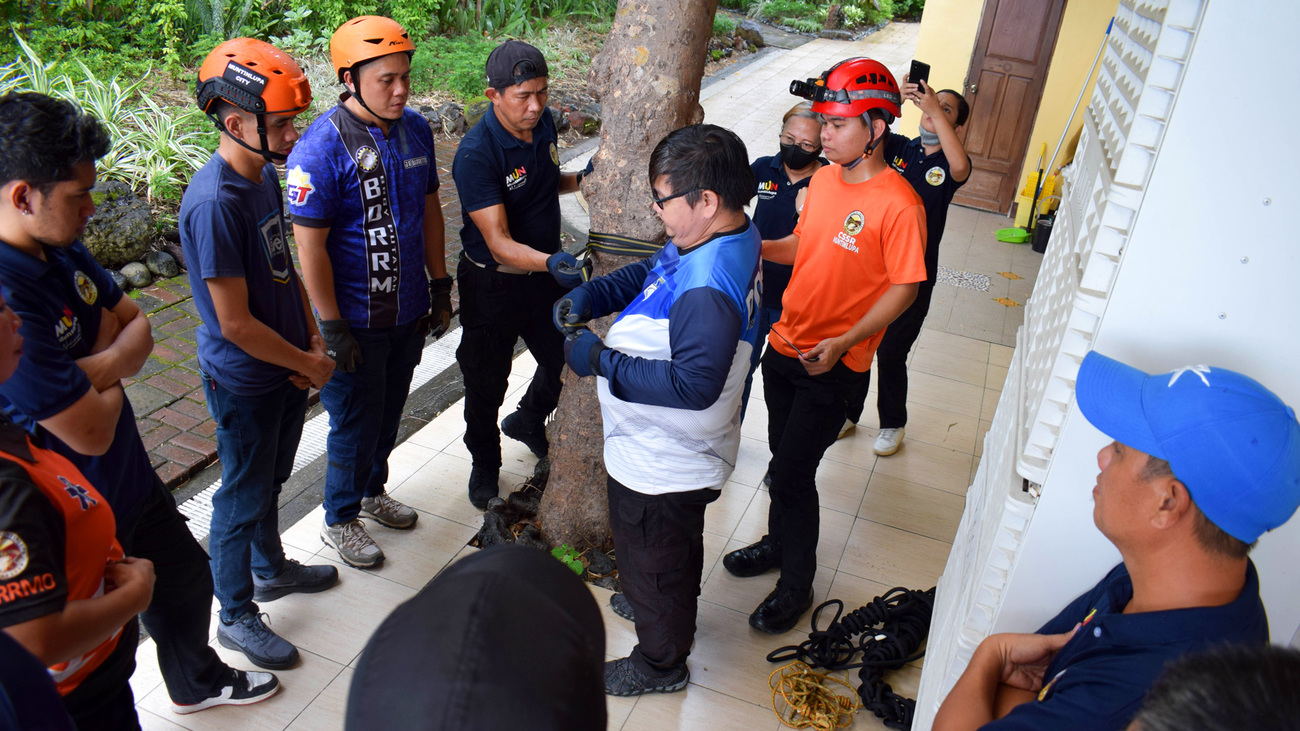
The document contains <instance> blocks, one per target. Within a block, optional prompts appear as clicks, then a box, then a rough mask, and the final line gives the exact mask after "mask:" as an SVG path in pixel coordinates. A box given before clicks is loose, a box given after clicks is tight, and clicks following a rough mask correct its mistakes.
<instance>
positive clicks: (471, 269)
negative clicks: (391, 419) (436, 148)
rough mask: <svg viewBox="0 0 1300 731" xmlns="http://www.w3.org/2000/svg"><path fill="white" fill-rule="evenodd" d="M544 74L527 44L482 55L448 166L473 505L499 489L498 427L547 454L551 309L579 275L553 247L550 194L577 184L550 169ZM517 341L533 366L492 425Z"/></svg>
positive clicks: (554, 160) (555, 343) (559, 363)
mask: <svg viewBox="0 0 1300 731" xmlns="http://www.w3.org/2000/svg"><path fill="white" fill-rule="evenodd" d="M548 74H549V71H548V69H547V66H546V59H545V58H543V57H542V53H541V51H538V50H537V49H536V48H534V47H532V46H530V45H528V44H527V43H524V42H522V41H514V40H511V41H506V42H505V43H502V44H501V45H500V46H497V48H496V49H495V50H493V51H492V53H491V55H489V56H488V60H487V78H488V89H487V91H486V92H485V93H486V95H487V98H488V100H489V101H491V105H490V106H489V107H488V111H487V113H486V114H484V115H483V119H482V120H481V121H480V122H479V123H478V124H477V125H475V126H474V128H473V129H471V130H470V131H469V132H468V133H466V135H465V137H464V139H462V140H461V143H460V148H459V149H458V150H457V152H456V159H455V162H454V163H453V164H452V172H451V174H452V177H453V179H454V180H455V181H456V191H457V193H458V194H459V195H460V207H461V210H462V211H463V220H464V225H463V227H462V228H461V233H460V238H461V244H462V246H463V247H464V250H463V251H462V252H461V256H460V263H459V265H458V266H457V267H456V273H457V274H456V278H457V280H458V281H459V282H460V324H461V327H462V328H464V330H463V332H462V335H461V341H460V347H459V348H458V349H457V350H456V360H457V362H458V363H460V369H461V373H462V374H464V378H465V446H466V448H468V449H469V453H470V456H471V458H472V459H473V463H474V467H473V470H472V471H471V472H470V478H469V500H470V502H471V503H473V504H474V507H476V508H478V509H480V510H482V509H484V508H486V507H487V503H488V500H491V499H492V498H494V497H496V496H497V493H498V490H499V485H498V482H497V478H498V476H499V473H500V469H501V432H505V434H506V436H508V437H510V438H512V439H517V440H519V441H521V442H523V443H524V444H525V445H527V446H528V449H529V450H530V451H532V453H533V454H535V455H537V458H538V459H545V458H546V456H547V451H548V445H547V441H546V428H545V422H546V417H547V416H548V415H549V414H550V413H551V412H552V411H553V410H555V405H556V403H558V402H559V399H560V371H561V369H563V367H564V352H563V338H562V337H561V336H560V335H559V334H557V333H556V332H555V329H554V328H553V327H552V326H551V319H550V312H551V305H552V304H553V303H554V302H555V300H557V299H559V298H560V297H563V296H564V294H565V292H567V291H568V290H569V289H571V288H573V287H575V286H577V285H579V284H581V283H582V281H583V275H582V270H581V269H580V268H579V267H578V264H577V261H576V260H575V259H574V257H573V256H572V255H571V254H567V253H565V252H563V251H561V250H560V201H559V196H560V195H561V194H564V193H573V192H575V191H577V190H578V182H579V181H580V180H581V179H582V174H581V173H577V174H574V173H561V172H560V158H559V155H558V154H557V152H556V149H555V140H556V136H555V122H554V120H553V119H552V118H551V114H550V111H549V110H548V109H547V107H546V98H547V92H548V78H547V76H548ZM548 271H549V272H550V273H551V275H552V276H547V275H546V272H548ZM520 337H522V338H523V339H524V343H525V344H526V345H527V346H528V350H529V352H531V353H532V354H533V358H534V359H536V360H537V371H536V373H535V374H534V375H533V380H532V382H531V383H530V384H529V386H528V390H527V392H525V393H524V396H523V398H522V399H520V401H519V406H518V408H517V409H516V410H515V412H514V413H512V414H510V415H509V416H507V417H506V418H505V420H504V421H502V422H501V430H500V431H498V430H497V412H498V410H499V409H500V408H501V403H502V402H503V401H504V400H505V395H506V379H507V377H508V376H509V375H510V361H511V359H512V358H513V356H514V348H515V341H516V340H517V339H518V338H520Z"/></svg>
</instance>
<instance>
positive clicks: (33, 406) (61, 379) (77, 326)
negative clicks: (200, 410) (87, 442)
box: [0, 241, 158, 533]
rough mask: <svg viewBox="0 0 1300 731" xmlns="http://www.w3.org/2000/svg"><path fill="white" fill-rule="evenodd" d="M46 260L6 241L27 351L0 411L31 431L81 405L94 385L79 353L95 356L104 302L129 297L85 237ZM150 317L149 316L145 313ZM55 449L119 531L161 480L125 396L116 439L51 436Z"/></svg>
mask: <svg viewBox="0 0 1300 731" xmlns="http://www.w3.org/2000/svg"><path fill="white" fill-rule="evenodd" d="M45 257H46V261H41V260H40V259H37V258H36V257H34V256H31V255H29V254H26V253H24V252H22V251H20V250H18V249H15V248H14V247H12V246H9V245H8V244H4V243H3V242H0V281H3V283H4V290H3V291H4V297H5V300H6V301H8V303H9V306H10V307H12V308H13V310H14V312H17V313H18V315H19V316H20V317H22V319H23V324H22V327H21V328H19V330H18V332H19V333H20V334H22V336H23V357H22V360H20V361H19V362H18V370H16V371H15V372H14V374H13V376H11V377H10V378H9V380H8V381H5V382H4V383H3V384H0V409H3V410H4V411H5V413H7V414H8V415H9V417H10V418H11V419H12V420H13V421H14V423H15V424H18V425H19V426H21V427H23V428H24V429H26V430H27V431H29V432H33V433H35V432H36V426H37V424H36V422H38V421H40V420H42V419H48V418H50V417H51V416H54V415H56V414H59V413H61V412H63V411H64V410H65V409H67V408H68V407H70V406H72V405H73V404H75V403H76V402H77V401H78V400H80V399H81V397H82V396H85V395H86V392H87V391H89V390H90V389H91V384H90V378H89V377H87V376H86V373H85V371H83V370H81V367H80V366H78V365H77V359H79V358H84V357H85V356H87V355H90V349H91V347H93V346H94V344H95V338H96V337H97V336H98V335H99V318H100V316H101V310H102V309H104V308H107V309H110V310H111V309H113V307H115V306H116V305H117V303H118V300H120V299H121V298H122V297H123V296H124V295H123V294H122V290H121V289H120V288H118V286H117V285H116V284H114V283H113V279H112V278H111V277H109V275H108V272H106V271H104V268H103V267H101V266H100V265H99V264H98V262H96V261H95V259H94V257H92V256H91V255H90V252H89V251H86V247H85V246H83V245H82V244H81V242H80V241H78V242H76V243H74V244H72V245H71V246H68V247H65V248H58V247H54V246H47V247H45ZM140 317H144V314H143V313H142V314H140ZM48 441H49V446H50V448H51V449H54V450H55V451H57V452H59V453H60V454H62V455H63V456H65V457H67V458H68V459H69V460H70V461H71V462H72V463H73V464H74V465H76V466H77V469H79V470H81V473H82V474H83V475H85V476H86V479H88V480H90V484H92V485H94V486H95V487H96V488H98V489H99V492H100V493H101V494H102V495H103V496H104V497H105V498H106V499H107V500H108V503H109V505H112V506H113V515H114V516H116V517H117V527H118V532H119V533H122V532H124V531H126V530H128V529H130V528H131V526H132V525H134V524H135V520H136V518H137V517H139V510H140V509H141V508H142V507H143V501H144V498H145V496H146V495H148V493H149V491H150V490H152V489H153V486H154V484H155V483H156V482H157V481H158V476H157V475H156V474H154V471H153V467H152V466H151V465H150V464H149V453H148V452H146V451H145V449H144V443H143V442H141V441H140V432H139V431H137V430H136V428H135V412H134V411H133V410H132V409H131V402H130V401H127V400H123V402H122V413H121V414H120V415H119V416H118V418H117V425H116V427H115V431H114V434H113V443H112V445H111V446H110V447H109V448H108V452H106V453H105V454H103V455H102V456H99V457H87V456H86V455H84V454H80V453H78V452H76V451H74V450H73V449H72V448H71V447H69V446H68V445H66V444H64V443H63V441H62V440H60V439H58V438H56V437H54V435H52V434H51V435H49V440H48Z"/></svg>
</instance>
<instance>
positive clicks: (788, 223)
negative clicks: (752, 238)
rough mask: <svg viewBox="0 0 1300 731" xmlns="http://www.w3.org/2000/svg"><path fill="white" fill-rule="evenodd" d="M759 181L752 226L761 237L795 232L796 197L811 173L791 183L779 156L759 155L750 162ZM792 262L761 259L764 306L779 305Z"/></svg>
mask: <svg viewBox="0 0 1300 731" xmlns="http://www.w3.org/2000/svg"><path fill="white" fill-rule="evenodd" d="M749 167H750V169H751V170H753V171H754V178H755V179H756V180H757V181H758V190H757V196H758V197H757V199H756V200H755V203H754V219H753V220H754V226H756V227H757V228H758V233H759V235H761V236H762V237H763V238H764V239H783V238H785V237H786V236H789V235H790V234H792V233H794V225H795V223H796V222H797V221H798V220H799V214H798V212H796V211H795V206H794V203H795V197H796V196H798V195H799V191H800V190H803V189H804V188H807V187H808V183H809V182H810V181H811V180H812V176H811V175H809V176H808V177H806V178H804V179H803V180H800V181H799V182H797V183H791V182H790V178H789V177H788V176H787V175H786V174H785V167H784V166H782V165H781V156H780V155H772V156H771V157H760V158H758V159H757V160H755V161H754V162H753V163H752V164H751V165H750V166H749ZM793 271H794V266H793V265H790V264H777V263H776V262H773V261H768V260H767V259H764V260H763V306H764V307H767V308H771V309H777V310H779V309H781V295H783V294H785V288H786V286H787V285H789V284H790V273H791V272H793Z"/></svg>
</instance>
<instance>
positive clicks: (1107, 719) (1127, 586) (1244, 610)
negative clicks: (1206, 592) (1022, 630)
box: [982, 563, 1268, 731]
mask: <svg viewBox="0 0 1300 731" xmlns="http://www.w3.org/2000/svg"><path fill="white" fill-rule="evenodd" d="M1132 598H1133V581H1132V580H1131V579H1130V578H1129V575H1128V569H1127V568H1125V566H1124V564H1120V565H1119V566H1116V567H1115V568H1114V569H1112V570H1111V572H1110V573H1109V574H1107V575H1106V578H1104V579H1102V580H1101V583H1099V584H1097V586H1095V587H1093V589H1092V590H1091V591H1089V592H1088V593H1086V594H1084V595H1083V596H1081V597H1079V598H1078V599H1075V600H1074V601H1073V602H1071V603H1070V605H1069V606H1068V607H1066V608H1065V609H1064V610H1063V611H1062V612H1061V613H1060V614H1058V615H1056V617H1055V618H1053V619H1052V620H1051V621H1049V622H1048V623H1047V624H1045V625H1043V627H1042V629H1040V630H1038V633H1039V634H1059V633H1061V632H1069V631H1070V630H1071V629H1072V628H1073V627H1074V626H1075V625H1076V624H1079V623H1083V626H1082V627H1080V628H1079V631H1078V632H1076V633H1075V635H1074V637H1071V638H1070V641H1069V642H1067V643H1066V644H1065V647H1062V648H1061V650H1060V652H1058V653H1057V654H1056V657H1055V658H1054V659H1053V660H1052V662H1051V664H1050V665H1048V666H1047V671H1046V673H1045V674H1044V675H1043V690H1042V692H1040V693H1039V696H1038V700H1037V701H1030V702H1029V703H1024V704H1022V705H1020V706H1017V707H1016V709H1015V710H1014V711H1012V712H1011V713H1010V714H1008V715H1007V716H1006V717H1005V718H1003V719H1001V720H999V721H994V722H992V723H988V724H985V725H984V726H983V727H982V728H983V729H986V730H987V731H1012V730H1015V731H1022V730H1023V731H1029V730H1030V729H1035V730H1038V729H1052V730H1053V731H1069V730H1070V729H1079V730H1080V731H1082V730H1083V729H1124V728H1126V727H1127V726H1128V724H1129V721H1130V720H1132V718H1133V716H1134V715H1135V714H1137V711H1138V709H1139V708H1140V707H1141V706H1142V698H1143V696H1145V695H1146V692H1147V689H1149V688H1150V687H1151V685H1152V684H1153V683H1154V682H1155V680H1156V678H1157V677H1158V676H1159V675H1160V672H1161V671H1162V670H1163V669H1164V666H1165V664H1166V663H1168V662H1169V661H1171V660H1173V659H1175V658H1177V657H1179V656H1181V655H1184V654H1187V653H1189V652H1200V651H1202V650H1207V649H1209V648H1211V647H1213V646H1215V645H1221V644H1226V643H1244V644H1256V645H1259V644H1264V643H1266V642H1268V617H1267V616H1265V614H1264V604H1263V602H1261V601H1260V599H1259V575H1258V574H1256V573H1255V564H1254V563H1249V564H1248V567H1247V569H1246V585H1245V586H1244V587H1243V588H1242V590H1241V595H1240V596H1238V597H1237V598H1236V600H1234V601H1232V602H1231V603H1229V604H1225V605H1223V606H1221V607H1196V608H1193V609H1174V610H1170V611H1164V612H1142V613H1140V614H1123V611H1124V607H1126V606H1128V603H1129V600H1130V599H1132Z"/></svg>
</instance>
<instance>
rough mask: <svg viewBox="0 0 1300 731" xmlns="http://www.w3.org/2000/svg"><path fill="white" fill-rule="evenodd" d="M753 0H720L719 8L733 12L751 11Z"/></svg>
mask: <svg viewBox="0 0 1300 731" xmlns="http://www.w3.org/2000/svg"><path fill="white" fill-rule="evenodd" d="M751 2H752V0H718V7H720V8H731V9H732V10H749V6H750V3H751Z"/></svg>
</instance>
